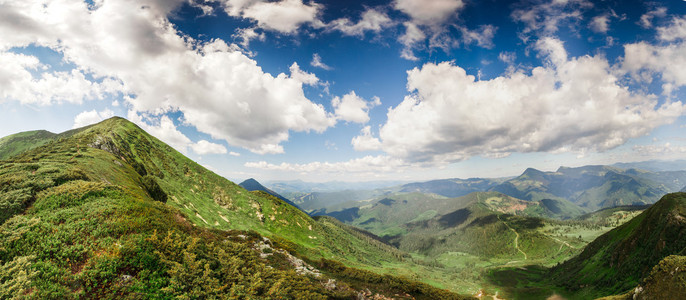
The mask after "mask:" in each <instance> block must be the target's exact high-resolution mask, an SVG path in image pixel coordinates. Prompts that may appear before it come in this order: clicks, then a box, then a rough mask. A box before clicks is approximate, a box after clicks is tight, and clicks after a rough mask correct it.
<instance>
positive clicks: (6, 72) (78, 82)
mask: <svg viewBox="0 0 686 300" xmlns="http://www.w3.org/2000/svg"><path fill="white" fill-rule="evenodd" d="M0 22H2V21H0ZM0 39H2V38H1V37H0ZM33 73H39V75H34V74H33ZM121 89H122V87H121V84H120V83H119V82H117V81H115V80H112V79H105V80H102V81H101V82H94V81H91V80H89V79H87V78H86V75H85V74H84V73H83V72H82V71H80V70H71V71H62V72H54V71H52V72H51V71H50V70H49V66H46V65H43V64H41V63H40V61H39V60H38V58H37V57H35V56H31V55H25V54H17V53H12V52H0V102H4V101H10V100H12V101H19V102H21V103H26V104H39V105H50V104H60V103H65V102H67V103H76V104H80V103H83V101H84V100H89V99H103V98H104V97H106V96H107V95H108V94H115V93H117V92H118V91H120V90H121Z"/></svg>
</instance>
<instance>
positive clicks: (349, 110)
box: [331, 91, 381, 123]
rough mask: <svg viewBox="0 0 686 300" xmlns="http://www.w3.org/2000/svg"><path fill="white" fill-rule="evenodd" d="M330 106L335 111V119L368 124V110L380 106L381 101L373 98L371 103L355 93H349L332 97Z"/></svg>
mask: <svg viewBox="0 0 686 300" xmlns="http://www.w3.org/2000/svg"><path fill="white" fill-rule="evenodd" d="M331 105H332V106H333V108H334V110H335V114H336V118H338V119H339V120H343V121H347V122H354V123H367V122H369V110H370V109H372V108H373V107H374V106H378V105H381V99H379V97H373V98H372V101H366V100H364V99H362V98H361V97H360V96H358V95H357V94H355V91H351V92H350V93H348V94H346V95H344V96H343V97H338V96H336V97H334V98H333V99H332V100H331Z"/></svg>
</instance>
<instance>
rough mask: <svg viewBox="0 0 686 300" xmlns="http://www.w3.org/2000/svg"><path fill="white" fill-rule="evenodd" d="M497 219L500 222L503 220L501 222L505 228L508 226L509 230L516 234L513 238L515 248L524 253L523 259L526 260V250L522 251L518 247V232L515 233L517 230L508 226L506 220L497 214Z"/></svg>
mask: <svg viewBox="0 0 686 300" xmlns="http://www.w3.org/2000/svg"><path fill="white" fill-rule="evenodd" d="M498 220H500V222H503V224H505V226H507V228H510V230H512V232H514V233H515V235H516V236H515V240H514V244H515V248H517V251H519V252H521V253H522V254H524V260H526V259H527V256H526V252H524V251H522V249H520V248H519V233H517V230H515V229H514V228H512V227H510V225H508V224H507V222H505V221H503V220H502V219H500V216H498Z"/></svg>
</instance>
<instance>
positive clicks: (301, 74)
mask: <svg viewBox="0 0 686 300" xmlns="http://www.w3.org/2000/svg"><path fill="white" fill-rule="evenodd" d="M289 70H290V71H291V78H293V79H295V80H297V81H300V82H302V83H303V84H306V85H315V84H317V83H318V82H319V78H317V76H316V75H314V74H312V73H307V72H305V71H303V70H300V66H298V64H297V63H293V64H292V65H291V67H290V68H289Z"/></svg>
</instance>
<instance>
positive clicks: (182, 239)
mask: <svg viewBox="0 0 686 300" xmlns="http://www.w3.org/2000/svg"><path fill="white" fill-rule="evenodd" d="M27 135H28V136H36V137H39V136H38V135H36V134H27ZM20 136H21V135H20ZM36 140H37V141H39V142H38V143H39V144H42V145H39V146H36V145H27V146H22V147H17V145H21V143H24V144H26V143H25V141H26V139H13V141H12V140H10V142H6V144H5V146H6V147H9V148H12V149H19V148H23V150H22V151H20V152H18V153H17V154H14V155H12V156H10V157H9V158H7V159H5V160H2V161H0V264H1V265H2V267H0V298H8V297H13V296H16V295H24V296H26V297H29V298H50V299H54V298H60V299H64V298H173V297H179V298H216V297H229V296H230V297H239V298H296V299H298V298H308V299H309V298H311V299H325V298H352V297H356V296H357V295H358V294H359V293H360V292H365V293H367V291H371V293H372V296H373V295H374V293H379V295H395V294H402V295H411V296H408V297H415V298H421V299H431V298H443V297H447V298H453V299H454V298H458V297H459V296H457V295H455V294H452V293H450V292H448V291H445V290H442V289H437V288H435V287H432V286H429V285H427V284H425V283H420V282H415V281H412V280H408V279H402V278H397V277H394V276H390V275H378V274H377V273H374V272H370V270H371V271H382V272H384V273H389V272H392V273H395V274H400V275H403V274H407V276H408V277H410V276H411V275H412V273H408V272H410V271H407V270H410V269H411V268H410V267H409V264H410V262H405V261H404V260H403V256H404V254H403V253H402V252H400V251H398V250H397V249H395V248H393V247H390V246H388V245H386V244H384V243H382V242H380V241H379V240H378V239H375V238H374V237H373V235H371V234H367V233H365V232H364V231H361V230H357V229H353V228H349V227H348V226H346V225H343V224H340V223H336V222H332V221H331V220H327V219H321V218H320V219H318V220H315V219H312V218H311V217H309V216H308V215H306V214H305V213H303V212H302V211H300V210H298V209H297V208H295V207H293V206H291V205H289V204H287V203H284V202H283V201H281V200H279V199H277V198H275V197H273V196H271V195H269V194H266V193H264V192H259V191H258V192H248V191H247V190H245V189H243V188H242V187H240V186H238V185H236V184H234V183H232V182H230V181H228V180H226V179H224V178H222V177H220V176H218V175H216V174H214V173H212V172H211V171H209V170H207V169H205V168H203V167H202V166H200V165H198V164H197V163H195V162H193V161H191V160H189V159H188V158H186V157H184V156H183V155H181V154H180V153H179V152H177V151H175V150H174V149H172V148H171V147H169V146H168V145H166V144H164V143H162V142H160V141H159V140H157V139H156V138H154V137H152V136H150V135H149V134H147V133H146V132H144V131H143V130H141V129H140V128H138V127H137V126H136V125H134V124H133V123H130V122H128V121H126V120H124V119H121V118H116V117H115V118H111V119H108V120H106V121H103V122H101V123H99V124H97V125H94V126H89V127H85V128H80V129H77V130H72V131H70V132H68V133H66V134H60V135H59V137H58V136H51V135H45V136H44V137H40V138H37V139H36ZM4 141H8V140H7V139H5V140H4ZM336 261H340V262H336ZM341 263H342V264H341ZM386 265H395V267H392V266H388V267H387V266H386ZM352 267H364V268H365V269H366V270H360V269H355V268H352ZM415 278H418V277H416V276H415ZM329 279H333V280H335V281H333V285H331V284H328V285H325V284H323V283H327V282H329V283H330V282H332V281H329Z"/></svg>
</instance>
